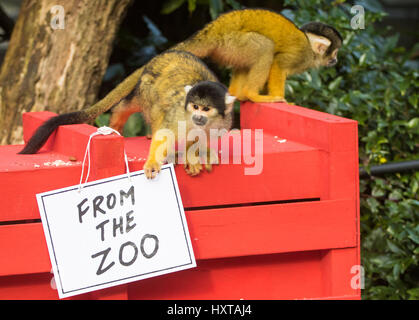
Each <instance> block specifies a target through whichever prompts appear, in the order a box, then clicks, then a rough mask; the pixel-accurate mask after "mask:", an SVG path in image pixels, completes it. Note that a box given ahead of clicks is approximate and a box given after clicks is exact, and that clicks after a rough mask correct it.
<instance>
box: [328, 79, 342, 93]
mask: <svg viewBox="0 0 419 320" xmlns="http://www.w3.org/2000/svg"><path fill="white" fill-rule="evenodd" d="M342 79H343V77H342V76H339V77H337V78H336V79H335V80H333V81H332V82H331V83H330V84H329V90H330V91H334V90H335V89H336V88H337V87H339V84H340V83H341V82H342Z"/></svg>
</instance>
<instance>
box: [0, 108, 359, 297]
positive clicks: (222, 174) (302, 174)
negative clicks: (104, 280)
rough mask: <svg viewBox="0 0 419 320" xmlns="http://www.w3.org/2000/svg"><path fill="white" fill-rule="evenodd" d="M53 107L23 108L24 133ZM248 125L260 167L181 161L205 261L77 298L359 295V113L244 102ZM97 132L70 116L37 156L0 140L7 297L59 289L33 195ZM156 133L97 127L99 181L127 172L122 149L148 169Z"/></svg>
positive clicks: (67, 177) (190, 216) (70, 174)
mask: <svg viewBox="0 0 419 320" xmlns="http://www.w3.org/2000/svg"><path fill="white" fill-rule="evenodd" d="M52 115H54V114H53V113H50V112H38V113H26V114H24V115H23V129H24V139H25V141H26V140H27V139H28V138H29V137H30V136H31V135H32V133H33V132H34V130H35V129H36V128H37V127H38V126H39V125H40V124H41V123H42V122H43V121H45V120H46V119H48V118H49V117H51V116H52ZM241 127H242V128H248V129H263V130H264V135H263V171H262V172H261V174H259V175H253V176H252V175H244V167H249V165H246V164H223V165H218V166H215V167H214V170H213V172H211V173H203V174H201V175H199V176H197V177H189V176H188V175H186V173H185V172H184V170H183V167H182V166H180V165H179V166H176V175H177V178H178V183H179V189H180V193H181V196H182V201H183V204H184V206H185V213H186V217H187V221H188V226H189V230H190V233H191V239H192V245H193V247H194V252H195V256H196V259H197V265H198V267H197V268H194V269H190V270H186V271H181V272H176V273H173V274H168V275H164V276H160V277H156V278H150V279H146V280H142V281H138V282H134V283H130V284H128V285H121V286H117V287H114V288H109V289H104V290H100V291H96V292H93V293H88V294H83V295H80V296H76V297H74V298H75V299H77V298H80V299H91V298H93V299H102V298H123V299H359V298H360V289H357V288H352V287H351V279H352V277H354V276H355V275H354V274H352V273H351V268H352V267H353V266H355V265H360V243H359V241H360V238H359V198H358V144H357V142H358V138H357V123H356V121H353V120H348V119H344V118H341V117H337V116H333V115H330V114H325V113H322V112H318V111H314V110H310V109H306V108H302V107H298V106H290V105H287V104H284V103H277V104H254V103H250V102H247V103H244V104H242V106H241ZM94 131H96V128H94V127H92V126H89V125H69V126H61V127H60V128H59V129H58V130H57V132H56V133H55V134H54V135H53V136H52V137H51V138H50V139H49V140H48V142H47V144H46V145H45V146H44V148H43V149H42V152H40V153H38V154H35V155H18V154H17V152H18V151H20V150H21V148H22V146H21V145H15V146H2V147H0V194H1V195H0V201H1V207H2V211H1V212H0V299H57V298H58V294H57V291H56V290H54V289H52V288H51V285H50V282H51V278H52V274H51V273H50V270H51V264H50V260H49V256H48V251H47V246H46V242H45V237H44V234H43V230H42V226H41V222H40V217H39V212H38V207H37V204H36V199H35V194H36V193H39V192H44V191H49V190H52V189H58V188H62V187H66V186H70V185H75V184H77V183H78V182H79V179H80V173H81V162H82V159H83V156H84V151H85V148H86V144H87V141H88V138H89V135H90V134H91V133H92V132H94ZM282 139H286V142H284V143H281V142H279V140H282ZM149 143H150V141H149V140H147V139H146V138H143V137H136V138H122V137H119V136H116V135H112V136H98V137H95V138H94V139H93V140H92V146H91V160H92V169H91V170H92V171H91V174H90V177H91V178H90V180H94V179H100V178H105V177H108V176H112V175H117V174H121V173H124V171H125V163H124V159H123V156H122V155H123V148H124V147H125V150H126V151H127V154H128V158H129V166H130V170H131V171H134V170H141V169H142V166H143V164H144V161H145V159H146V157H147V153H148V147H149ZM232 153H233V151H231V154H230V156H232ZM109 154H112V155H116V156H113V157H109ZM70 158H75V159H76V161H70ZM60 160H61V161H60Z"/></svg>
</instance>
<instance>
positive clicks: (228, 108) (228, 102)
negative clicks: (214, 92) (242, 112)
mask: <svg viewBox="0 0 419 320" xmlns="http://www.w3.org/2000/svg"><path fill="white" fill-rule="evenodd" d="M236 99H237V98H236V97H235V96H231V95H229V94H228V92H227V93H226V98H225V104H226V109H225V111H224V114H227V113H230V112H231V111H233V107H234V101H236Z"/></svg>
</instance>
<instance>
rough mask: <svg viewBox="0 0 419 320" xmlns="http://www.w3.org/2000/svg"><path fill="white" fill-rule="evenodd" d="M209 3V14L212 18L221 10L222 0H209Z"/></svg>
mask: <svg viewBox="0 0 419 320" xmlns="http://www.w3.org/2000/svg"><path fill="white" fill-rule="evenodd" d="M209 4H210V15H211V18H212V19H213V20H214V19H216V18H217V17H218V16H219V14H220V13H221V12H222V11H223V1H222V0H209Z"/></svg>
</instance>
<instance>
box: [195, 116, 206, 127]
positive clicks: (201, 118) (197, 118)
mask: <svg viewBox="0 0 419 320" xmlns="http://www.w3.org/2000/svg"><path fill="white" fill-rule="evenodd" d="M192 121H193V122H194V123H195V124H196V125H197V126H205V125H206V123H207V122H208V118H207V117H205V116H198V115H194V116H192Z"/></svg>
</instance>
